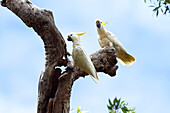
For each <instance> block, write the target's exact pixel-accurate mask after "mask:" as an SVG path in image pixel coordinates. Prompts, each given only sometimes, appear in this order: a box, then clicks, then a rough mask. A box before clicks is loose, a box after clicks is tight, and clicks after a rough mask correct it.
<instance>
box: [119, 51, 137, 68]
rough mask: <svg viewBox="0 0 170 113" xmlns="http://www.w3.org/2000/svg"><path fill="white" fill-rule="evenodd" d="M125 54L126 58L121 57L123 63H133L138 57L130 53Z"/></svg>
mask: <svg viewBox="0 0 170 113" xmlns="http://www.w3.org/2000/svg"><path fill="white" fill-rule="evenodd" d="M125 56H126V57H125V58H119V59H120V60H121V61H122V62H121V63H122V64H125V65H132V64H133V63H134V62H135V61H136V59H135V58H134V57H133V56H131V55H130V54H128V53H127V54H126V55H125Z"/></svg>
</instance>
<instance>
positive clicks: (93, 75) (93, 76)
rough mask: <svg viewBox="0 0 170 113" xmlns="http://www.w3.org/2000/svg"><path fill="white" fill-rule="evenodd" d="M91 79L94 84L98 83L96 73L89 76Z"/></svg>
mask: <svg viewBox="0 0 170 113" xmlns="http://www.w3.org/2000/svg"><path fill="white" fill-rule="evenodd" d="M90 76H91V78H92V79H93V80H94V81H95V82H96V83H99V77H98V75H97V72H96V70H95V73H93V74H90Z"/></svg>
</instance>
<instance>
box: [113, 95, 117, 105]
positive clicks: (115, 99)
mask: <svg viewBox="0 0 170 113" xmlns="http://www.w3.org/2000/svg"><path fill="white" fill-rule="evenodd" d="M116 102H117V97H115V98H114V100H113V104H114V105H115V103H116Z"/></svg>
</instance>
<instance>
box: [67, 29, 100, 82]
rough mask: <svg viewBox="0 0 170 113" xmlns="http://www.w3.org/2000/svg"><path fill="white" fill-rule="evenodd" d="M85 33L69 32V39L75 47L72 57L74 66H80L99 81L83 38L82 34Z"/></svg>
mask: <svg viewBox="0 0 170 113" xmlns="http://www.w3.org/2000/svg"><path fill="white" fill-rule="evenodd" d="M83 34H85V32H83V33H70V34H68V38H67V40H68V41H72V42H73V49H72V58H73V60H74V64H73V68H74V67H76V66H78V67H79V68H80V69H82V70H83V71H85V72H86V73H88V74H89V75H90V76H91V77H92V79H93V80H94V81H95V82H96V83H97V82H98V80H99V77H98V76H97V73H96V69H95V67H94V65H93V63H92V61H91V59H90V58H89V56H88V55H87V53H86V51H85V49H84V47H83V45H82V43H81V40H80V36H81V35H83Z"/></svg>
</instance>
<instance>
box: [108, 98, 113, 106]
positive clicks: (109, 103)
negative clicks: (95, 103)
mask: <svg viewBox="0 0 170 113" xmlns="http://www.w3.org/2000/svg"><path fill="white" fill-rule="evenodd" d="M109 104H110V105H111V106H112V107H113V104H112V102H111V100H110V99H109Z"/></svg>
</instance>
